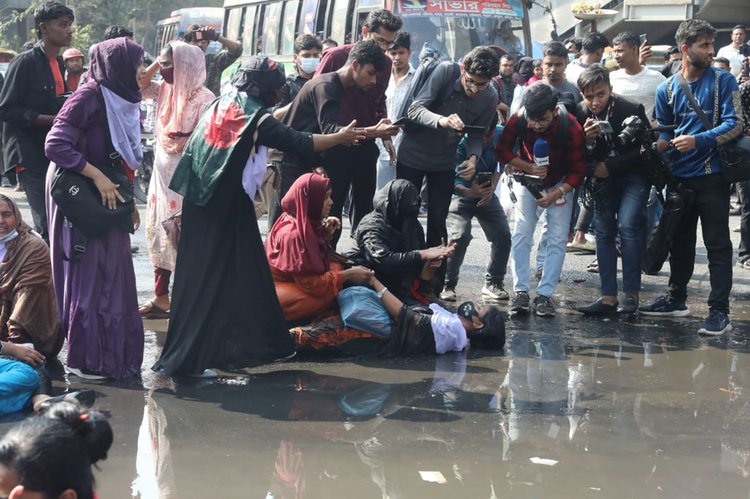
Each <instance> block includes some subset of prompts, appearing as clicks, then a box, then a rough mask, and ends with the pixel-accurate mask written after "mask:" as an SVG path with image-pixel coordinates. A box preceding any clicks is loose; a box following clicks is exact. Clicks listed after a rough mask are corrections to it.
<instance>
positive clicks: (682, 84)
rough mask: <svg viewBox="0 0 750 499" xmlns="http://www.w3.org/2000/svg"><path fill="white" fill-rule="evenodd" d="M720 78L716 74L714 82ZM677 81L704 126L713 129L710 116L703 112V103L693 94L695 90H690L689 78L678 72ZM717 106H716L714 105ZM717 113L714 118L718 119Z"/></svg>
mask: <svg viewBox="0 0 750 499" xmlns="http://www.w3.org/2000/svg"><path fill="white" fill-rule="evenodd" d="M718 81H719V79H718V78H716V76H715V75H714V83H718ZM677 83H678V84H679V85H680V88H681V89H682V91H683V92H684V93H685V96H686V97H687V99H688V102H689V103H690V107H692V108H693V111H695V114H697V115H698V117H699V118H700V119H701V121H702V122H703V126H704V127H706V131H708V130H711V129H712V128H713V126H711V122H710V121H708V117H707V116H706V113H704V112H703V108H701V105H700V104H699V103H698V100H697V99H696V98H695V96H694V95H693V92H692V91H691V90H690V87H689V86H688V83H687V80H685V77H684V76H683V75H682V73H678V74H677ZM717 86H718V85H714V87H717ZM715 100H716V88H714V101H715ZM714 107H715V106H714ZM715 114H716V113H714V119H716V115H715Z"/></svg>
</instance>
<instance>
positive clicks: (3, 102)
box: [0, 2, 74, 240]
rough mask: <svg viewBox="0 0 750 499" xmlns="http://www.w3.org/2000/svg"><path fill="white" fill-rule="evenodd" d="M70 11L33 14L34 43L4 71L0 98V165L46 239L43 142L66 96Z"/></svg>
mask: <svg viewBox="0 0 750 499" xmlns="http://www.w3.org/2000/svg"><path fill="white" fill-rule="evenodd" d="M73 19H74V16H73V11H72V10H71V9H70V8H68V7H66V6H65V5H63V4H61V3H58V2H45V3H43V4H41V5H39V6H38V7H37V8H36V9H35V10H34V26H35V27H36V35H37V38H39V43H37V44H36V45H34V48H32V49H31V50H28V51H26V52H22V53H20V54H18V55H17V56H16V57H15V58H14V59H13V60H12V61H11V62H10V66H8V72H7V74H6V75H5V85H4V86H3V90H2V93H0V121H3V122H5V125H4V126H3V142H4V144H5V164H6V165H8V166H15V167H16V171H17V172H18V180H19V181H20V182H21V183H23V186H24V188H25V190H26V197H27V199H28V201H29V207H30V208H31V215H32V217H33V220H34V230H36V231H37V232H38V233H39V234H41V235H42V237H43V238H44V239H45V240H46V239H47V208H46V205H45V187H44V179H45V175H46V174H47V167H48V166H49V160H48V159H47V158H46V157H45V155H44V141H45V139H46V138H47V133H48V132H49V130H50V128H51V127H52V121H53V120H54V119H55V115H56V114H57V112H58V111H59V110H60V107H62V101H63V99H62V98H59V97H60V96H62V94H64V93H65V92H66V90H67V89H66V88H65V79H64V78H63V74H64V71H65V66H64V63H63V60H62V57H60V50H61V49H62V47H69V46H70V45H71V42H72V41H73Z"/></svg>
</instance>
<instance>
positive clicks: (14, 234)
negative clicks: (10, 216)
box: [0, 229, 18, 244]
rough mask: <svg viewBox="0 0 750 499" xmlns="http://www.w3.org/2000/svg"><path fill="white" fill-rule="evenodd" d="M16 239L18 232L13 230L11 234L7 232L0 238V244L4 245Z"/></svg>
mask: <svg viewBox="0 0 750 499" xmlns="http://www.w3.org/2000/svg"><path fill="white" fill-rule="evenodd" d="M17 237H18V230H16V229H13V230H12V231H11V232H8V233H7V234H5V235H4V236H3V237H0V244H5V243H7V242H10V241H12V240H14V239H15V238H17Z"/></svg>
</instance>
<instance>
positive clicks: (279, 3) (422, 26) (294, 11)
mask: <svg viewBox="0 0 750 499" xmlns="http://www.w3.org/2000/svg"><path fill="white" fill-rule="evenodd" d="M383 8H386V9H389V10H392V11H393V12H395V13H397V14H399V15H400V16H401V18H402V19H403V22H404V25H403V28H402V30H403V31H408V32H409V33H410V34H411V37H412V52H416V53H415V54H414V55H415V57H416V56H418V54H419V51H420V50H421V48H422V47H423V45H424V44H425V43H429V44H430V45H432V46H433V47H435V48H436V49H438V50H440V52H441V53H442V54H443V55H444V56H447V57H448V58H450V59H451V60H454V61H455V60H459V59H460V58H461V57H463V56H464V55H465V54H466V53H468V52H469V51H470V50H471V49H472V48H474V47H476V46H479V45H498V46H502V45H501V44H500V43H498V40H500V39H501V31H503V30H507V28H508V27H510V29H511V30H512V33H508V32H507V31H506V32H505V33H504V35H503V36H505V39H506V40H507V39H508V38H515V39H517V40H518V42H520V46H521V52H522V53H525V54H527V55H531V50H532V43H531V31H530V27H529V16H528V10H527V2H526V1H525V0H270V1H269V0H225V2H224V10H225V12H224V27H225V33H226V34H225V36H226V37H227V38H229V39H230V40H241V42H242V47H243V56H244V57H247V56H251V55H257V54H262V55H267V56H269V57H273V58H274V59H275V60H278V61H279V62H282V63H287V64H288V63H289V61H291V59H292V55H293V53H294V39H295V37H296V36H297V35H298V34H303V33H310V34H315V35H317V36H319V37H320V38H321V39H325V38H333V39H334V40H336V41H337V42H338V43H339V44H345V43H352V42H353V41H356V40H358V38H359V34H360V32H361V29H362V24H363V23H364V20H365V18H366V17H367V14H369V13H370V12H371V11H373V10H377V9H383ZM506 21H508V22H506ZM508 24H509V25H510V26H507V25H508ZM515 33H520V34H521V35H522V36H521V37H518V36H517V35H516V34H515Z"/></svg>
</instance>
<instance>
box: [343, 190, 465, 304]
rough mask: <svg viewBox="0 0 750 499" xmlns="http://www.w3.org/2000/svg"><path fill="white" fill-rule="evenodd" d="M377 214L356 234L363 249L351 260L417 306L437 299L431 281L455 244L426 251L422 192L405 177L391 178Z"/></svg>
mask: <svg viewBox="0 0 750 499" xmlns="http://www.w3.org/2000/svg"><path fill="white" fill-rule="evenodd" d="M373 205H374V211H372V212H371V213H368V214H367V215H365V217H364V218H362V221H361V222H360V223H359V225H358V226H357V229H356V230H355V231H354V239H355V240H356V241H357V246H358V250H357V252H356V253H355V254H353V255H352V256H351V258H352V260H354V261H355V262H356V263H359V264H361V265H364V266H366V267H369V268H371V269H373V270H374V271H375V275H376V276H377V277H378V279H380V280H381V281H383V283H385V285H386V286H388V289H390V290H391V292H392V293H393V294H394V295H396V296H397V297H398V299H399V300H401V301H403V302H405V303H407V304H409V305H415V304H418V303H422V304H424V303H430V302H434V301H437V297H436V296H435V293H434V291H433V289H432V287H431V284H430V281H431V280H432V278H433V277H434V274H435V270H436V269H437V268H438V267H439V266H440V264H441V263H442V261H443V260H444V259H446V258H447V257H449V256H451V255H453V252H454V246H453V245H451V246H445V245H441V246H436V247H434V248H425V238H424V231H423V229H422V224H420V223H419V219H418V218H417V216H418V215H419V206H420V200H419V189H417V187H416V186H415V185H414V184H412V183H411V182H409V181H408V180H404V179H397V180H391V181H390V182H388V183H387V184H386V185H385V186H384V187H383V188H382V189H380V190H379V191H378V192H377V193H375V199H374V200H373Z"/></svg>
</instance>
